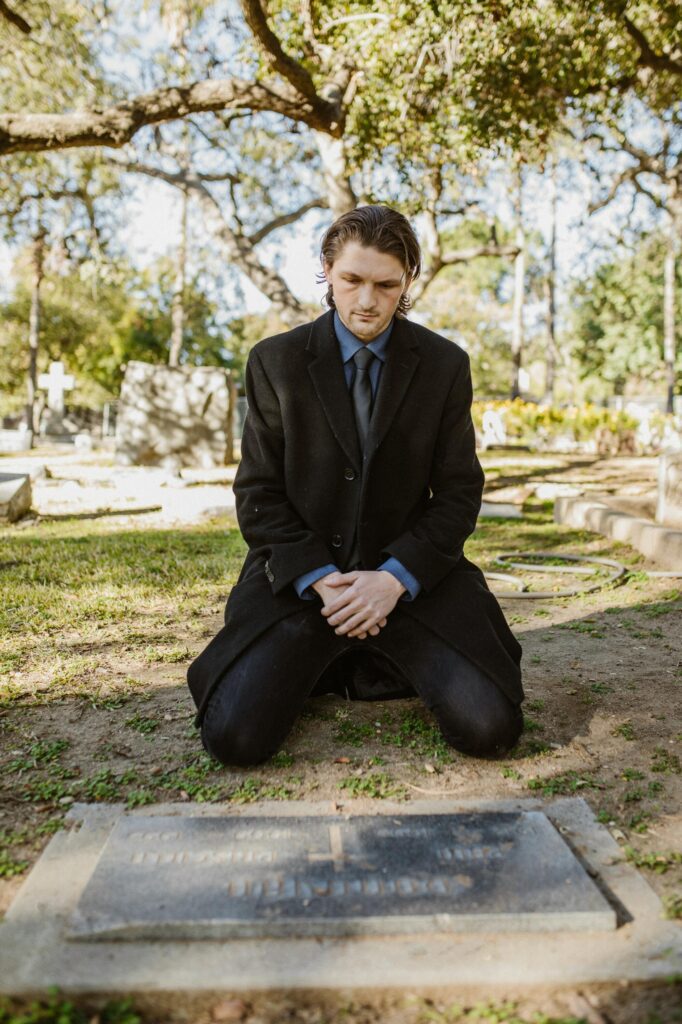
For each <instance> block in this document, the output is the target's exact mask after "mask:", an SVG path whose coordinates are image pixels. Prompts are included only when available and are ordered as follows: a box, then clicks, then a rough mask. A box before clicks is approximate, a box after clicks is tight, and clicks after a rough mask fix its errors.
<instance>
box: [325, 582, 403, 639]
mask: <svg viewBox="0 0 682 1024" xmlns="http://www.w3.org/2000/svg"><path fill="white" fill-rule="evenodd" d="M311 586H312V588H313V590H314V591H315V592H316V593H317V594H319V595H320V597H321V599H322V605H323V607H322V612H323V614H324V611H325V609H326V608H328V607H329V606H330V605H331V603H332V602H333V601H335V600H336V598H338V596H339V595H340V594H343V592H344V591H345V590H347V589H348V587H349V586H350V583H347V582H346V581H345V579H344V574H343V573H340V572H330V573H329V575H327V576H323V577H322V578H321V579H319V580H316V581H315V583H311ZM385 625H386V619H383V620H382V621H381V622H378V623H377V624H376V626H373V627H372V628H371V629H369V630H367V631H366V632H357V633H352V634H351V636H357V638H358V639H359V640H365V639H366V637H367V633H369V635H370V636H377V635H378V634H379V633H380V632H381V627H383V626H385Z"/></svg>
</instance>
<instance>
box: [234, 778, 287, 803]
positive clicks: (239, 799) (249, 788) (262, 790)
mask: <svg viewBox="0 0 682 1024" xmlns="http://www.w3.org/2000/svg"><path fill="white" fill-rule="evenodd" d="M301 781H302V780H301V779H300V778H299V777H298V776H296V775H292V776H290V777H289V778H288V779H286V780H285V781H284V782H281V783H275V784H268V783H266V782H264V781H263V780H261V779H257V778H254V777H253V776H249V777H248V778H246V779H244V781H243V782H242V783H241V785H239V786H237V788H236V789H234V790H233V791H232V792H231V793H230V794H229V796H228V800H230V801H231V802H232V803H236V804H248V803H253V802H254V801H255V800H293V799H294V798H295V797H296V795H297V791H298V787H299V786H300V784H301Z"/></svg>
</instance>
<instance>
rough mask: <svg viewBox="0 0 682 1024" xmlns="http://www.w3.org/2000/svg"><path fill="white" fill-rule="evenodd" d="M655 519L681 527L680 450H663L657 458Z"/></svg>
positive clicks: (681, 475)
mask: <svg viewBox="0 0 682 1024" xmlns="http://www.w3.org/2000/svg"><path fill="white" fill-rule="evenodd" d="M656 520H657V522H659V523H664V524H665V525H666V526H673V527H678V528H682V451H669V452H663V454H662V455H661V456H660V458H659V461H658V504H657V507H656Z"/></svg>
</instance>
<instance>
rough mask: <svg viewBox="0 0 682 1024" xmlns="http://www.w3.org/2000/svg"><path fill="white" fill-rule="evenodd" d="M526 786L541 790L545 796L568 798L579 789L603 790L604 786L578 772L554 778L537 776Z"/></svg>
mask: <svg viewBox="0 0 682 1024" xmlns="http://www.w3.org/2000/svg"><path fill="white" fill-rule="evenodd" d="M526 785H527V786H528V789H534V790H539V791H540V792H541V793H542V795H543V796H566V795H567V794H569V793H576V792H577V791H578V790H579V789H602V788H603V784H602V783H600V782H597V780H596V779H593V778H592V777H591V776H589V775H579V774H578V772H575V771H570V772H564V773H563V774H562V775H555V776H554V777H553V778H546V779H543V778H540V777H539V776H536V778H534V779H530V780H529V781H528V782H527V783H526Z"/></svg>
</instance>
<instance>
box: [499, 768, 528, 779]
mask: <svg viewBox="0 0 682 1024" xmlns="http://www.w3.org/2000/svg"><path fill="white" fill-rule="evenodd" d="M502 778H503V779H522V778H523V776H522V774H521V772H519V771H517V770H516V768H510V767H509V766H508V765H507V766H505V767H504V768H503V769H502Z"/></svg>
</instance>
